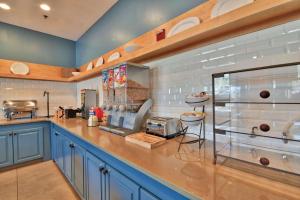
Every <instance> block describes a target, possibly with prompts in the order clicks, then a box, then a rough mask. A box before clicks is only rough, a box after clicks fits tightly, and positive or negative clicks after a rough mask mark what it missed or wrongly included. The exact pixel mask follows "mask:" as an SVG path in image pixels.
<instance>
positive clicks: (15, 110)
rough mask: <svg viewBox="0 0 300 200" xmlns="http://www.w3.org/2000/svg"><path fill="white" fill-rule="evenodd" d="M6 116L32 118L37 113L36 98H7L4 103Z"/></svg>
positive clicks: (9, 117) (10, 117)
mask: <svg viewBox="0 0 300 200" xmlns="http://www.w3.org/2000/svg"><path fill="white" fill-rule="evenodd" d="M2 105H3V111H4V116H5V117H6V118H7V119H9V120H11V119H20V118H28V117H30V118H32V117H34V116H35V115H36V110H37V109H38V107H37V101H36V100H5V101H3V103H2Z"/></svg>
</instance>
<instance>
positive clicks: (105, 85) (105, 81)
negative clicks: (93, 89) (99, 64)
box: [102, 70, 108, 90]
mask: <svg viewBox="0 0 300 200" xmlns="http://www.w3.org/2000/svg"><path fill="white" fill-rule="evenodd" d="M102 85H103V86H102V87H103V89H104V90H107V89H108V71H106V70H105V71H103V72H102Z"/></svg>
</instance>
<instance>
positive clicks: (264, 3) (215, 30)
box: [0, 0, 300, 82]
mask: <svg viewBox="0 0 300 200" xmlns="http://www.w3.org/2000/svg"><path fill="white" fill-rule="evenodd" d="M215 3H216V0H209V1H207V2H205V3H203V4H201V5H199V6H197V7H195V8H193V9H191V10H190V11H188V12H186V13H183V14H182V15H180V16H178V17H175V18H174V19H172V20H170V21H168V22H167V23H165V24H162V25H161V26H159V27H157V28H155V29H153V30H151V31H149V32H147V33H145V34H143V35H141V36H139V37H137V38H135V39H133V40H131V41H129V42H128V43H126V44H124V45H123V46H120V47H118V48H116V49H113V50H111V51H109V52H107V53H106V54H104V55H102V57H103V58H104V60H105V61H106V60H107V59H108V57H109V56H110V55H111V54H112V53H114V52H116V51H118V52H120V54H121V55H122V57H121V58H119V59H118V60H115V61H113V62H110V63H105V64H103V65H102V66H100V67H98V68H94V69H92V70H90V71H86V67H87V65H88V63H87V64H85V65H83V66H81V67H80V71H81V74H80V75H78V76H73V77H71V78H63V77H62V73H61V67H55V66H48V65H40V64H32V63H28V64H29V65H30V68H31V73H30V74H29V75H26V76H16V75H13V74H11V73H10V71H9V66H10V64H11V63H12V61H6V60H0V77H9V78H23V79H36V80H51V81H64V82H76V81H82V80H86V79H89V78H93V77H96V76H99V75H100V74H101V72H102V70H104V69H107V68H110V67H113V66H115V65H117V64H118V63H121V62H136V63H141V64H143V63H146V62H149V61H151V60H154V59H159V58H163V57H167V56H170V55H175V54H178V53H180V52H184V51H187V50H190V49H193V48H196V47H201V46H205V45H208V44H211V43H215V42H218V41H222V40H226V39H229V38H232V37H236V36H239V35H243V34H247V33H251V32H254V31H258V30H261V29H265V28H268V27H272V26H276V25H279V24H283V23H286V22H289V21H292V20H297V19H300V1H299V0H272V1H270V0H255V1H254V2H253V3H252V4H248V5H246V6H243V7H241V8H239V9H236V10H234V11H231V12H229V13H227V14H224V15H222V16H219V17H216V18H213V19H211V18H210V13H211V10H212V8H213V6H214V5H215ZM192 16H196V17H199V19H201V24H199V25H197V26H195V27H193V28H191V29H188V30H186V31H183V32H181V33H178V34H176V35H174V36H172V37H169V38H166V39H164V40H161V41H159V42H156V38H155V35H156V33H157V31H159V30H161V29H165V30H166V34H167V33H168V31H169V30H170V29H171V28H172V27H173V26H174V25H175V24H177V23H178V22H179V21H181V20H183V19H185V18H187V17H192ZM128 44H138V45H140V46H142V48H141V49H139V50H136V51H134V52H132V53H128V52H126V51H125V50H124V47H125V46H126V45H128ZM97 59H98V58H96V59H94V60H92V61H91V62H93V63H94V64H95V63H96V62H97Z"/></svg>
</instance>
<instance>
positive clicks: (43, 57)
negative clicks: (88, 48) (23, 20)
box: [0, 23, 76, 67]
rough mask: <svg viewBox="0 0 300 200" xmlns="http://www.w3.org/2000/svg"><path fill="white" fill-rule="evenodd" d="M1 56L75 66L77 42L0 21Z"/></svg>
mask: <svg viewBox="0 0 300 200" xmlns="http://www.w3.org/2000/svg"><path fill="white" fill-rule="evenodd" d="M0 58H3V59H11V60H20V61H26V62H33V63H42V64H49V65H58V66H65V67H74V66H75V60H76V58H75V42H74V41H71V40H67V39H63V38H59V37H55V36H52V35H48V34H45V33H40V32H36V31H32V30H29V29H25V28H21V27H17V26H13V25H9V24H5V23H0Z"/></svg>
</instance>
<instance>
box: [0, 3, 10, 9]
mask: <svg viewBox="0 0 300 200" xmlns="http://www.w3.org/2000/svg"><path fill="white" fill-rule="evenodd" d="M0 8H2V9H3V10H10V6H9V5H8V4H6V3H0Z"/></svg>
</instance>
